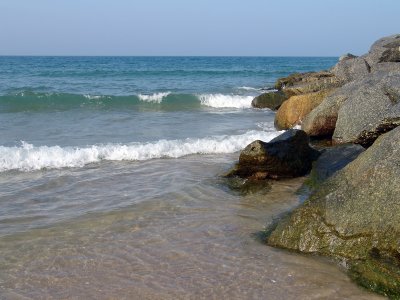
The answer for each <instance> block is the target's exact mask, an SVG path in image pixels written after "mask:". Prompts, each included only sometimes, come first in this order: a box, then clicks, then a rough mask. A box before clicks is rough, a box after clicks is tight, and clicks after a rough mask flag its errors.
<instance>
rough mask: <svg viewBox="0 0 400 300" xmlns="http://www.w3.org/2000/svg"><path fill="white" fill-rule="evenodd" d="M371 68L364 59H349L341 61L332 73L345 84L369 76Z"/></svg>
mask: <svg viewBox="0 0 400 300" xmlns="http://www.w3.org/2000/svg"><path fill="white" fill-rule="evenodd" d="M370 71H371V67H370V66H369V64H368V63H367V61H366V60H365V59H364V58H362V57H356V58H347V59H342V60H341V61H339V62H338V63H337V64H336V65H335V66H334V67H333V68H332V69H331V72H332V73H333V74H335V76H336V77H337V78H339V79H340V80H341V81H343V82H344V83H347V82H350V81H353V80H356V79H359V78H362V77H365V76H367V75H368V74H369V73H370Z"/></svg>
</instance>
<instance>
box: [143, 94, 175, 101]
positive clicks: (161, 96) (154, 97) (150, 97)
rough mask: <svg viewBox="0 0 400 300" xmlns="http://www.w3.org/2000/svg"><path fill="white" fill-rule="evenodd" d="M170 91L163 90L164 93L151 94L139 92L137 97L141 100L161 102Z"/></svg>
mask: <svg viewBox="0 0 400 300" xmlns="http://www.w3.org/2000/svg"><path fill="white" fill-rule="evenodd" d="M169 94H171V92H165V93H155V94H152V95H143V94H139V95H138V97H139V99H140V100H141V101H146V102H155V103H161V102H162V100H163V99H164V98H165V97H167V96H168V95H169Z"/></svg>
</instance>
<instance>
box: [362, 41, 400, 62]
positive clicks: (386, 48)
mask: <svg viewBox="0 0 400 300" xmlns="http://www.w3.org/2000/svg"><path fill="white" fill-rule="evenodd" d="M365 60H366V61H367V62H368V64H369V65H370V66H372V65H375V64H378V63H382V62H400V34H396V35H392V36H387V37H384V38H381V39H379V40H378V41H376V42H375V43H374V44H372V46H371V48H370V50H369V52H368V54H367V55H365Z"/></svg>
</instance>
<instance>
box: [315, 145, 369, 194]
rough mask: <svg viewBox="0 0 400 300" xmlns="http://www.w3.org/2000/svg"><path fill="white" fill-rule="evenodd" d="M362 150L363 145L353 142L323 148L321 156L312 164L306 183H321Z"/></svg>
mask: <svg viewBox="0 0 400 300" xmlns="http://www.w3.org/2000/svg"><path fill="white" fill-rule="evenodd" d="M364 151H365V148H364V147H362V146H360V145H355V144H345V145H338V146H333V147H330V148H326V149H324V150H323V151H322V152H321V156H320V157H319V158H318V159H317V160H316V161H315V162H314V164H313V168H312V170H311V173H310V177H309V179H308V183H310V184H311V185H312V186H316V185H318V184H320V183H322V182H323V181H325V180H326V179H328V178H329V177H331V176H332V175H333V174H335V173H336V172H337V171H339V170H341V169H343V168H344V167H345V166H347V165H348V164H349V163H350V162H352V161H353V160H355V159H356V158H357V157H358V156H359V155H360V154H361V153H362V152H364Z"/></svg>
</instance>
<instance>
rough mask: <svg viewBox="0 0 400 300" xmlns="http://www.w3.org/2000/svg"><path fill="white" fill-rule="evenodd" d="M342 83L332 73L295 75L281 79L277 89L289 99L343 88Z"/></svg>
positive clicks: (278, 81) (277, 83) (276, 86)
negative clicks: (339, 87)
mask: <svg viewBox="0 0 400 300" xmlns="http://www.w3.org/2000/svg"><path fill="white" fill-rule="evenodd" d="M341 84H342V83H341V81H340V80H339V79H338V78H337V77H336V76H335V75H334V74H333V73H331V72H328V71H321V72H309V73H294V74H292V75H289V76H288V77H285V78H280V79H278V80H277V82H276V84H275V88H276V89H278V90H281V91H283V92H284V93H285V94H286V96H287V97H291V96H295V95H300V94H307V93H314V92H318V91H321V90H324V89H331V88H336V87H338V86H341Z"/></svg>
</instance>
